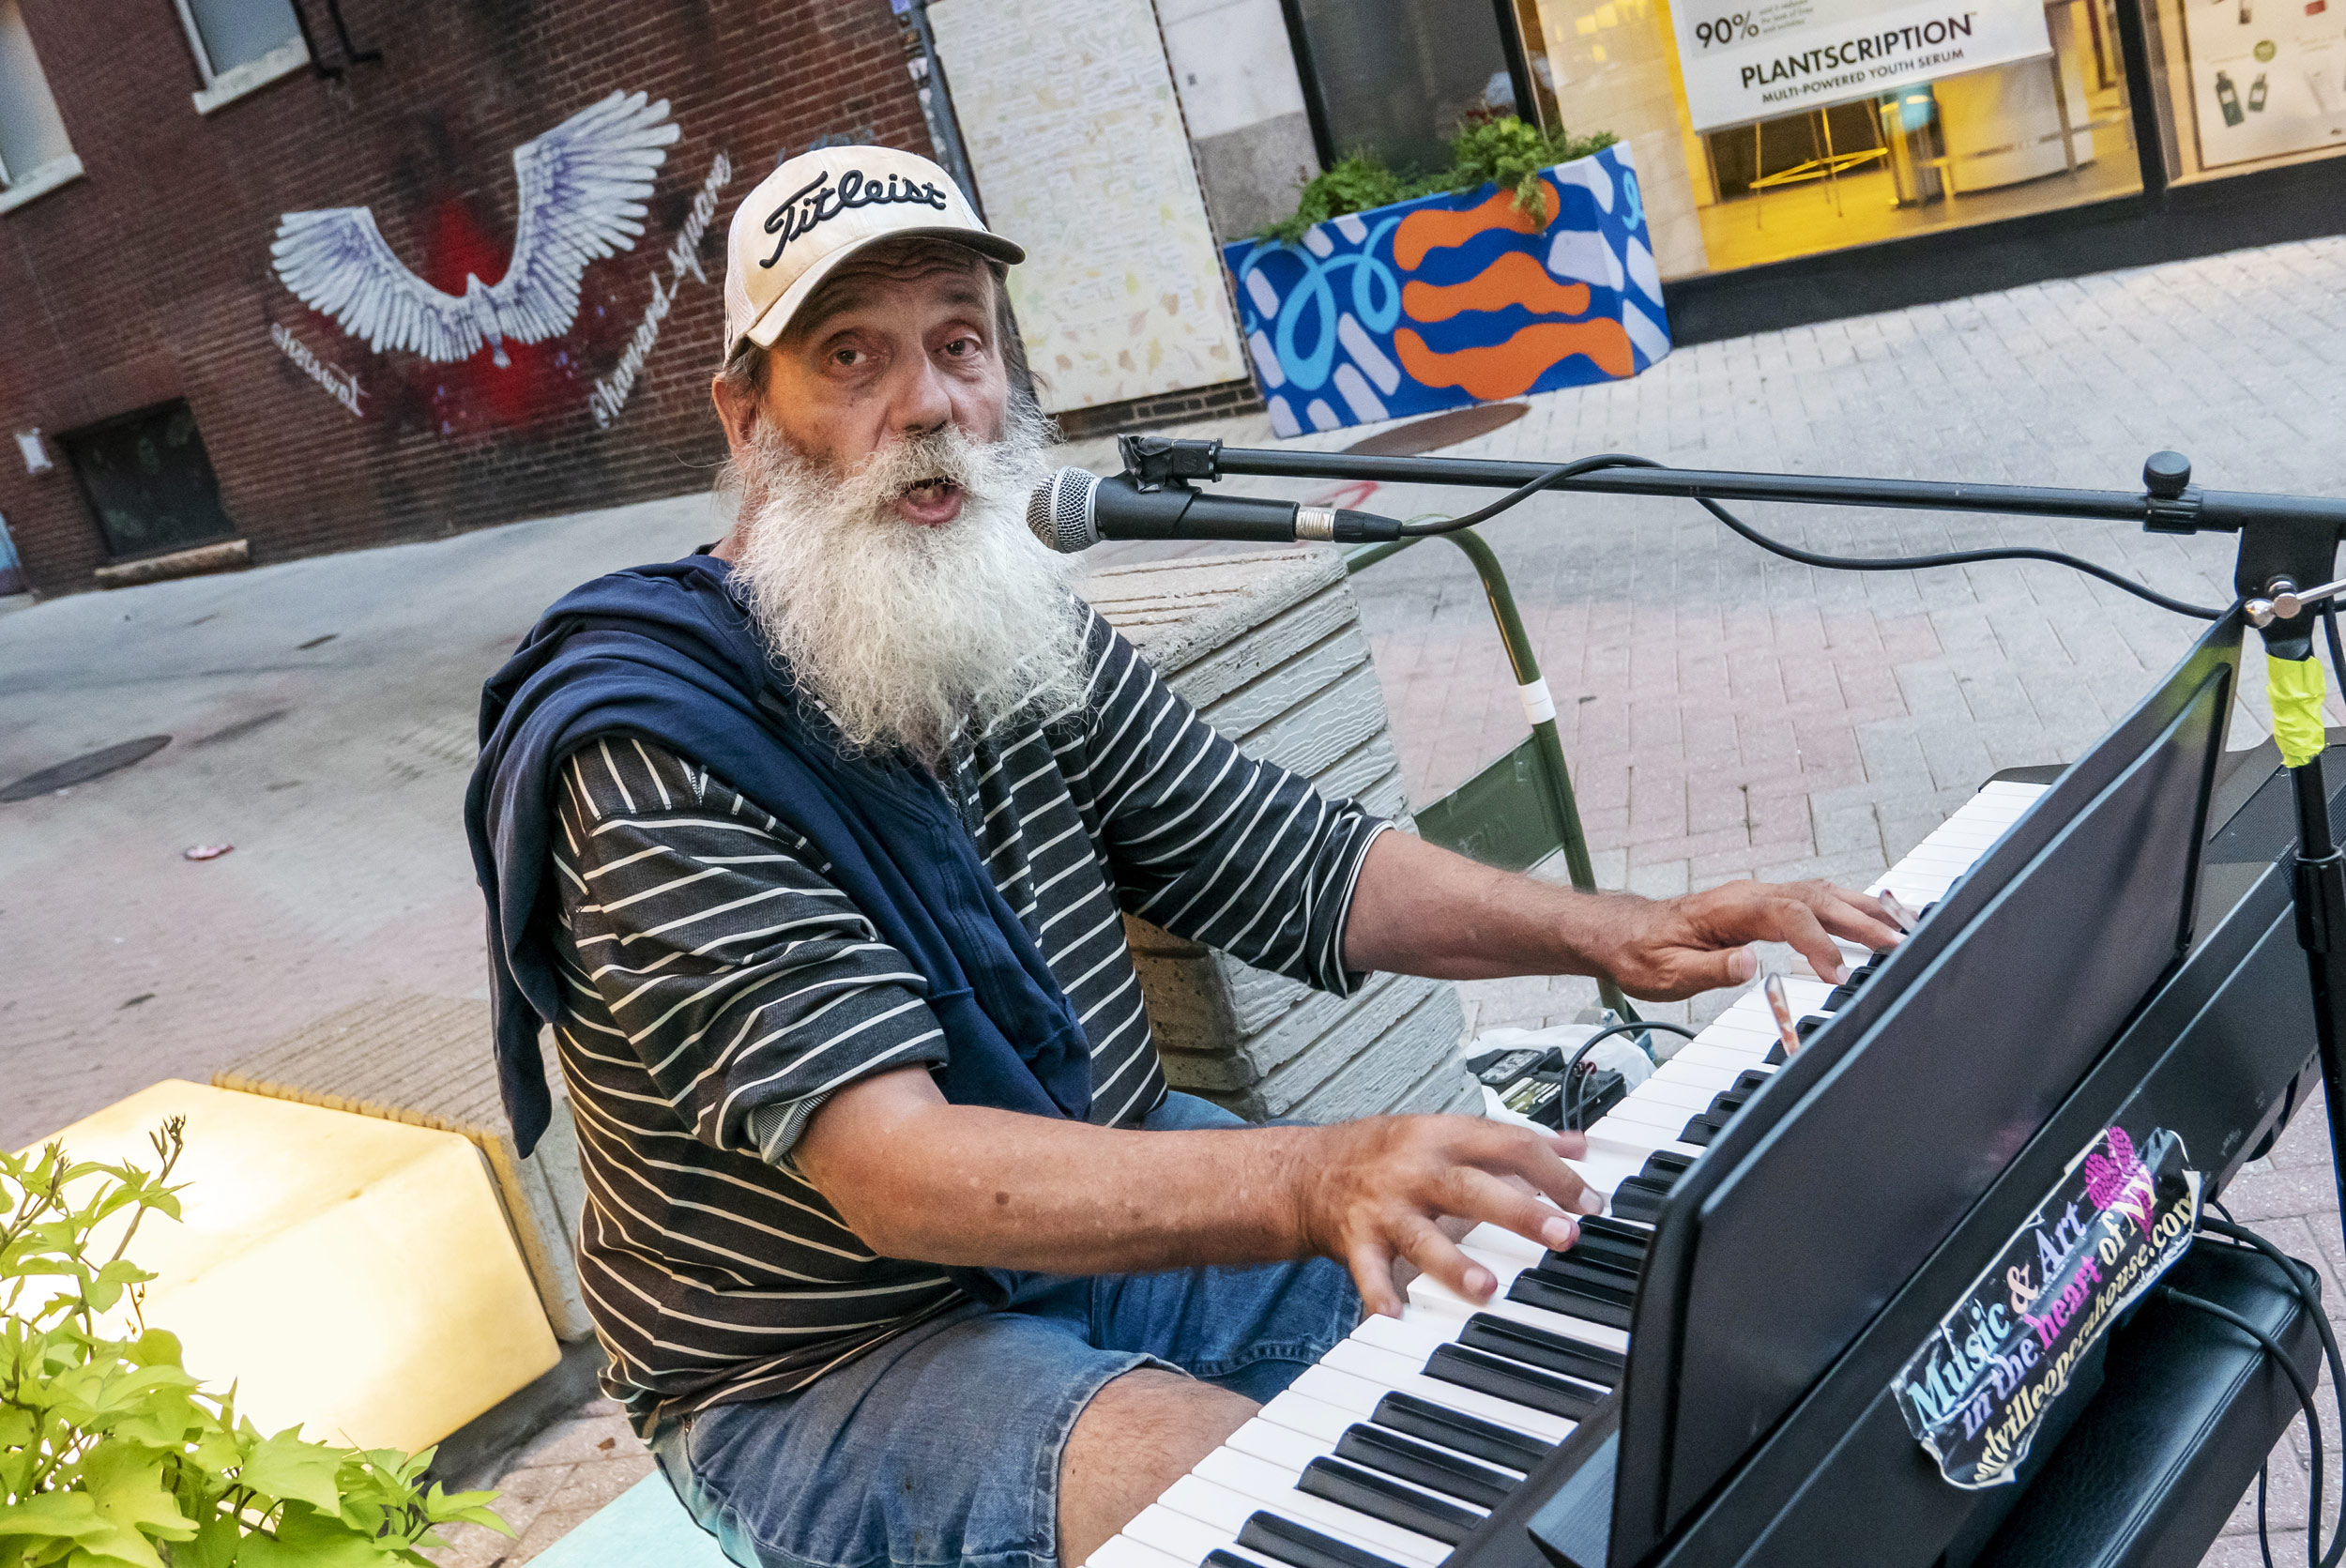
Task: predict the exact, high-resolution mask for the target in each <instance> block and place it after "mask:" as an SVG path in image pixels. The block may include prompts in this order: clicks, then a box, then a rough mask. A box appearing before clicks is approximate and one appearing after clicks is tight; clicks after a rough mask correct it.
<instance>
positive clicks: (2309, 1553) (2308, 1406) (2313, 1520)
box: [2158, 1270, 2335, 1568]
mask: <svg viewBox="0 0 2346 1568" xmlns="http://www.w3.org/2000/svg"><path fill="white" fill-rule="evenodd" d="M2284 1272H2286V1273H2288V1275H2289V1277H2290V1278H2291V1279H2292V1280H2294V1279H2295V1278H2296V1273H2295V1271H2293V1270H2285V1271H2284ZM2158 1293H2159V1294H2160V1295H2162V1296H2164V1297H2166V1298H2167V1299H2168V1300H2169V1301H2171V1302H2175V1303H2176V1304H2178V1305H2180V1306H2187V1307H2190V1308H2191V1309H2192V1310H2194V1311H2196V1312H2204V1313H2206V1314H2208V1315H2209V1316H2210V1317H2215V1318H2217V1319H2218V1320H2220V1321H2222V1322H2225V1323H2229V1324H2231V1325H2232V1327H2233V1328H2235V1329H2238V1330H2239V1331H2240V1332H2242V1333H2245V1334H2247V1336H2248V1337H2249V1338H2251V1339H2253V1340H2255V1341H2256V1342H2257V1343H2258V1344H2259V1345H2262V1346H2263V1347H2264V1351H2265V1354H2267V1355H2269V1356H2271V1357H2272V1358H2273V1359H2274V1360H2275V1361H2277V1362H2279V1363H2280V1368H2281V1370H2282V1371H2283V1372H2285V1373H2287V1374H2288V1375H2289V1383H2290V1386H2291V1387H2292V1388H2293V1389H2295V1390H2296V1391H2297V1403H2298V1404H2299V1405H2301V1406H2302V1407H2304V1408H2305V1412H2306V1446H2307V1447H2308V1449H2309V1450H2311V1452H2312V1455H2313V1481H2312V1484H2311V1486H2310V1491H2311V1494H2312V1497H2311V1501H2310V1503H2309V1505H2308V1515H2309V1517H2308V1522H2307V1528H2306V1561H2307V1562H2308V1564H2309V1565H2311V1568H2331V1564H2332V1561H2333V1559H2330V1558H2323V1557H2321V1555H2320V1553H2321V1535H2322V1530H2321V1519H2322V1417H2321V1414H2320V1412H2318V1411H2317V1410H2315V1409H2314V1408H2313V1390H2312V1389H2310V1388H2308V1386H2307V1384H2306V1375H2305V1374H2304V1373H2302V1372H2300V1371H2298V1370H2297V1363H2296V1362H2293V1361H2292V1360H2290V1359H2289V1352H2288V1351H2286V1350H2284V1349H2282V1348H2281V1345H2280V1341H2279V1340H2277V1339H2275V1338H2274V1337H2273V1336H2272V1335H2271V1334H2269V1333H2266V1332H2264V1331H2263V1330H2262V1329H2261V1328H2259V1327H2257V1326H2256V1325H2255V1324H2254V1323H2251V1322H2249V1321H2248V1320H2247V1318H2246V1317H2241V1316H2240V1314H2238V1313H2236V1312H2234V1311H2232V1308H2230V1307H2227V1306H2218V1305H2217V1304H2216V1303H2215V1302H2211V1301H2208V1300H2207V1299H2206V1298H2204V1297H2201V1296H2192V1295H2187V1294H2186V1293H2185V1292H2183V1291H2181V1290H2178V1289H2176V1288H2175V1287H2174V1286H2171V1285H2162V1286H2159V1287H2158ZM2333 1549H2335V1544H2334V1547H2333Z"/></svg>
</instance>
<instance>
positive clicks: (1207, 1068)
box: [1082, 547, 1482, 1121]
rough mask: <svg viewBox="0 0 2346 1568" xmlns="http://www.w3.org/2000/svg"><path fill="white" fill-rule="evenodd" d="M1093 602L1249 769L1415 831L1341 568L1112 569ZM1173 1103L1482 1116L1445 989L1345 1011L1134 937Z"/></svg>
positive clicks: (1190, 946) (1231, 563) (1282, 562)
mask: <svg viewBox="0 0 2346 1568" xmlns="http://www.w3.org/2000/svg"><path fill="white" fill-rule="evenodd" d="M1082 591H1083V595H1084V597H1085V598H1086V599H1088V600H1089V601H1090V602H1091V604H1092V606H1093V608H1095V609H1097V610H1098V611H1099V612H1100V615H1101V617H1103V618H1104V619H1105V620H1106V621H1107V622H1108V623H1109V624H1110V625H1112V626H1114V627H1115V628H1116V629H1117V630H1118V631H1119V632H1122V633H1123V634H1124V635H1125V637H1126V638H1127V639H1129V640H1130V641H1131V642H1132V644H1133V646H1134V647H1136V648H1138V649H1139V650H1140V652H1141V653H1142V655H1143V656H1144V657H1146V658H1147V659H1148V660H1149V662H1150V664H1151V665H1153V666H1154V667H1155V669H1156V671H1157V674H1158V675H1159V676H1160V677H1162V678H1163V679H1164V680H1165V683H1166V684H1167V685H1169V686H1170V687H1172V689H1173V690H1174V691H1175V692H1177V693H1180V694H1181V696H1182V697H1183V698H1185V699H1186V700H1187V701H1188V702H1189V703H1190V704H1191V705H1192V706H1193V707H1195V708H1196V709H1197V710H1198V711H1199V713H1200V714H1201V715H1202V716H1203V717H1204V718H1205V720H1206V722H1207V723H1211V725H1213V727H1214V728H1215V729H1217V730H1219V731H1221V732H1222V733H1223V734H1224V735H1226V736H1227V737H1228V738H1230V739H1231V740H1233V741H1235V742H1236V743H1237V744H1238V745H1239V746H1240V747H1241V748H1242V749H1243V750H1244V751H1245V752H1246V753H1247V754H1249V755H1250V756H1257V757H1260V758H1262V759H1264V760H1265V761H1268V762H1275V763H1277V764H1279V765H1280V766H1281V767H1283V768H1287V769H1292V770H1293V771H1295V772H1298V773H1301V774H1302V775H1303V776H1304V777H1306V778H1308V779H1310V780H1311V781H1312V782H1313V783H1314V784H1317V785H1318V787H1319V789H1320V790H1321V792H1322V793H1324V794H1327V795H1331V796H1350V797H1352V798H1353V799H1357V800H1359V801H1360V802H1361V803H1362V804H1363V805H1364V806H1366V807H1367V808H1368V809H1369V810H1371V811H1373V812H1376V813H1378V814H1381V815H1386V816H1392V817H1395V818H1397V819H1399V820H1400V821H1401V822H1403V823H1404V824H1405V825H1406V824H1407V823H1408V820H1409V803H1408V801H1407V799H1405V798H1404V796H1403V792H1402V784H1401V761H1400V758H1399V757H1398V756H1397V755H1396V754H1394V749H1393V737H1392V729H1391V724H1390V723H1389V721H1388V719H1387V717H1386V714H1385V702H1384V694H1383V692H1382V691H1381V690H1380V689H1379V686H1378V684H1377V671H1376V667H1375V666H1374V665H1373V664H1372V663H1371V662H1370V661H1369V654H1368V639H1367V636H1366V635H1365V634H1364V633H1363V632H1362V630H1361V621H1360V611H1359V608H1358V606H1357V605H1356V604H1355V603H1354V602H1353V599H1352V589H1351V586H1350V583H1349V580H1348V578H1347V577H1346V575H1345V571H1344V558H1343V556H1341V555H1339V554H1338V553H1337V552H1335V551H1333V550H1324V549H1316V548H1309V547H1305V548H1299V549H1290V550H1272V551H1264V552H1260V553H1257V554H1250V555H1242V556H1211V557H1208V558H1205V559H1198V560H1175V561H1161V562H1152V563H1150V564H1147V565H1141V566H1132V567H1120V568H1111V569H1109V570H1107V571H1098V572H1094V573H1092V574H1091V575H1090V576H1089V577H1087V578H1086V579H1085V580H1084V583H1083V589H1082ZM1125 930H1126V934H1127V935H1128V936H1130V938H1131V940H1132V945H1133V954H1134V958H1135V963H1136V965H1137V967H1138V968H1139V971H1140V987H1141V992H1142V994H1143V996H1144V997H1146V998H1147V1001H1148V1006H1149V1023H1150V1028H1151V1029H1152V1030H1153V1031H1154V1032H1155V1035H1156V1041H1157V1049H1158V1051H1159V1053H1160V1054H1161V1055H1162V1056H1163V1057H1164V1059H1165V1076H1166V1077H1167V1078H1168V1079H1170V1080H1171V1081H1172V1084H1173V1086H1174V1087H1175V1088H1181V1089H1186V1090H1188V1091H1189V1092H1191V1093H1194V1094H1199V1095H1203V1096H1205V1097H1206V1098H1208V1099H1210V1100H1212V1101H1215V1102H1217V1103H1218V1104H1223V1105H1226V1106H1227V1107H1228V1108H1229V1109H1231V1110H1233V1111H1236V1112H1237V1113H1238V1114H1239V1115H1241V1116H1243V1117H1246V1118H1247V1119H1250V1120H1257V1121H1259V1120H1264V1119H1269V1118H1272V1117H1293V1118H1296V1119H1301V1120H1305V1121H1341V1120H1344V1119H1348V1118H1352V1117H1362V1116H1375V1115H1378V1114H1380V1113H1384V1112H1393V1111H1458V1112H1466V1113H1469V1114H1480V1110H1481V1106H1482V1096H1481V1093H1480V1091H1479V1089H1478V1088H1477V1086H1476V1084H1475V1082H1474V1080H1473V1078H1472V1077H1470V1075H1469V1074H1468V1073H1466V1071H1465V1067H1464V1064H1463V1063H1462V1062H1461V1060H1460V1059H1459V1057H1458V1045H1459V1042H1460V1037H1461V1036H1462V1035H1463V1034H1464V1033H1465V1028H1466V1018H1465V1013H1464V1012H1463V1010H1462V1009H1461V1008H1460V1006H1459V1003H1458V993H1457V988H1456V987H1455V986H1454V985H1452V984H1450V983H1449V982H1447V981H1435V980H1423V979H1419V978H1417V977H1415V976H1409V975H1379V976H1377V977H1375V978H1374V979H1372V980H1371V981H1370V982H1368V983H1367V984H1366V985H1364V986H1363V987H1362V989H1361V991H1360V992H1359V994H1357V995H1355V996H1353V997H1347V998H1344V999H1338V998H1336V997H1331V996H1327V995H1325V994H1324V993H1321V992H1318V991H1314V990H1312V989H1310V988H1309V987H1308V986H1304V985H1301V984H1298V983H1297V982H1294V981H1291V980H1288V979H1287V978H1285V977H1284V976H1281V975H1274V974H1271V973H1268V972H1266V971H1264V970H1261V969H1256V968H1251V967H1248V966H1246V965H1244V964H1242V963H1240V962H1239V961H1238V960H1237V959H1235V958H1232V957H1230V956H1229V955H1228V954H1226V953H1222V952H1216V951H1211V950H1209V949H1206V948H1203V947H1200V946H1198V945H1197V944H1196V943H1194V942H1186V941H1183V940H1181V938H1179V937H1177V936H1171V935H1170V934H1168V933H1166V932H1165V931H1162V930H1160V929H1159V928H1157V927H1156V926H1153V925H1150V923H1148V922H1147V921H1136V920H1131V919H1129V918H1128V919H1127V920H1126V921H1125Z"/></svg>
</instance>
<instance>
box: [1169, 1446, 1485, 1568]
mask: <svg viewBox="0 0 2346 1568" xmlns="http://www.w3.org/2000/svg"><path fill="white" fill-rule="evenodd" d="M1187 1480H1188V1481H1190V1482H1196V1483H1201V1484H1209V1485H1217V1486H1221V1487H1225V1488H1226V1489H1228V1490H1229V1491H1230V1492H1232V1493H1234V1494H1236V1495H1237V1496H1240V1497H1243V1498H1251V1499H1254V1501H1255V1506H1256V1507H1257V1508H1268V1509H1270V1510H1271V1511H1272V1513H1273V1514H1279V1515H1285V1516H1286V1517H1287V1518H1290V1519H1293V1520H1295V1521H1296V1522H1298V1523H1299V1524H1306V1525H1310V1526H1312V1527H1313V1528H1314V1529H1316V1530H1326V1531H1327V1532H1328V1533H1329V1534H1331V1535H1343V1536H1348V1537H1349V1538H1350V1539H1352V1540H1354V1541H1357V1542H1359V1543H1360V1544H1361V1545H1363V1546H1366V1547H1367V1548H1368V1549H1369V1550H1370V1551H1373V1552H1381V1553H1382V1554H1384V1555H1385V1556H1386V1557H1390V1558H1394V1559H1396V1560H1400V1561H1403V1562H1419V1563H1424V1565H1425V1568H1433V1565H1434V1564H1435V1563H1438V1562H1440V1560H1442V1559H1443V1558H1445V1557H1448V1556H1449V1555H1450V1547H1449V1546H1448V1545H1446V1544H1444V1543H1442V1542H1440V1541H1437V1540H1435V1539H1434V1538H1433V1537H1432V1536H1430V1535H1420V1534H1419V1533H1418V1532H1417V1531H1415V1530H1403V1529H1402V1528H1401V1527H1400V1526H1399V1525H1389V1524H1387V1523H1385V1521H1384V1520H1382V1519H1373V1518H1370V1517H1369V1516H1368V1515H1365V1514H1363V1513H1362V1512H1360V1510H1358V1509H1355V1508H1347V1507H1345V1506H1344V1504H1342V1503H1340V1502H1330V1501H1329V1500H1328V1499H1325V1498H1316V1497H1314V1496H1312V1495H1311V1494H1310V1493H1309V1492H1305V1491H1302V1490H1300V1489H1299V1488H1298V1487H1297V1485H1296V1483H1297V1482H1298V1481H1300V1480H1302V1477H1301V1476H1300V1475H1298V1474H1296V1473H1295V1472H1294V1471H1292V1470H1281V1469H1276V1468H1274V1467H1272V1466H1271V1465H1267V1464H1248V1463H1246V1462H1245V1460H1244V1459H1243V1458H1242V1456H1241V1455H1239V1454H1233V1453H1231V1452H1230V1451H1229V1450H1228V1449H1218V1450H1216V1451H1215V1452H1214V1453H1211V1454H1207V1455H1206V1456H1205V1457H1204V1458H1203V1459H1201V1460H1199V1461H1198V1462H1197V1468H1196V1469H1194V1470H1192V1471H1191V1472H1190V1473H1189V1475H1188V1477H1187ZM1174 1489H1175V1490H1176V1491H1178V1490H1180V1485H1179V1484H1176V1486H1175V1488H1174ZM1165 1501H1166V1502H1168V1503H1171V1504H1172V1506H1173V1507H1175V1508H1180V1507H1181V1503H1179V1502H1177V1501H1175V1500H1174V1498H1173V1493H1172V1492H1167V1493H1165ZM1240 1523H1241V1524H1243V1523H1244V1520H1243V1518H1242V1519H1241V1521H1240ZM1232 1533H1233V1534H1236V1533H1237V1532H1236V1530H1233V1531H1232Z"/></svg>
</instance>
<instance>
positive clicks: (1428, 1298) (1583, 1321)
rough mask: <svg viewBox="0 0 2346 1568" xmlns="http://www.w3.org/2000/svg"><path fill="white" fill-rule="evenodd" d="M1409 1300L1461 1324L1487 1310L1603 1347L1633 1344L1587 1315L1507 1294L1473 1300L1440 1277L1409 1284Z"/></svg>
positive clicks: (1623, 1333) (1624, 1336) (1622, 1346)
mask: <svg viewBox="0 0 2346 1568" xmlns="http://www.w3.org/2000/svg"><path fill="white" fill-rule="evenodd" d="M1409 1304H1410V1305H1412V1306H1415V1307H1418V1308H1421V1309H1422V1310H1424V1311H1426V1312H1432V1313H1439V1314H1440V1315H1442V1316H1444V1317H1455V1318H1456V1319H1457V1321H1458V1323H1459V1325H1460V1326H1461V1327H1464V1326H1465V1323H1466V1320H1467V1318H1469V1317H1472V1316H1473V1315H1474V1314H1475V1313H1478V1312H1486V1313H1488V1314H1490V1315H1491V1316H1492V1317H1504V1318H1507V1319H1509V1320H1511V1321H1513V1322H1517V1323H1522V1324H1526V1325H1528V1326H1529V1327H1531V1328H1534V1329H1546V1330H1547V1331H1548V1332H1550V1333H1559V1334H1562V1335H1564V1336H1565V1337H1566V1338H1568V1339H1577V1340H1580V1341H1582V1342H1583V1343H1585V1344H1589V1345H1593V1346H1596V1347H1599V1348H1600V1349H1606V1350H1626V1349H1628V1348H1629V1335H1628V1333H1627V1332H1624V1331H1622V1330H1621V1329H1616V1328H1613V1327H1612V1326H1611V1325H1609V1324H1606V1323H1592V1322H1590V1321H1589V1320H1588V1319H1587V1318H1585V1317H1572V1316H1571V1315H1570V1314H1568V1313H1561V1312H1550V1311H1548V1310H1547V1309H1546V1307H1535V1306H1530V1305H1527V1304H1525V1303H1524V1302H1511V1301H1509V1300H1507V1298H1506V1296H1505V1295H1504V1294H1501V1295H1498V1296H1494V1297H1492V1298H1491V1299H1490V1300H1489V1301H1487V1302H1470V1301H1468V1300H1467V1299H1466V1298H1465V1297H1463V1296H1461V1295H1459V1294H1458V1293H1457V1292H1456V1291H1455V1290H1452V1289H1450V1288H1449V1287H1448V1286H1444V1285H1443V1284H1442V1283H1441V1282H1440V1281H1439V1280H1430V1279H1427V1280H1418V1281H1415V1282H1413V1283H1412V1284H1411V1285H1410V1286H1409Z"/></svg>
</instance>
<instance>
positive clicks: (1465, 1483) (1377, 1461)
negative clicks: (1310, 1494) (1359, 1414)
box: [1336, 1423, 1518, 1508]
mask: <svg viewBox="0 0 2346 1568" xmlns="http://www.w3.org/2000/svg"><path fill="white" fill-rule="evenodd" d="M1336 1457H1337V1458H1339V1459H1349V1460H1351V1461H1352V1462H1353V1463H1354V1464H1356V1465H1359V1466H1361V1467H1362V1468H1363V1469H1372V1470H1382V1471H1383V1472H1384V1473H1385V1474H1387V1475H1390V1476H1397V1477H1398V1478H1400V1479H1401V1480H1403V1481H1408V1482H1411V1483H1414V1484H1417V1485H1420V1486H1423V1487H1424V1488H1425V1489H1426V1490H1427V1491H1429V1492H1440V1494H1441V1495H1442V1496H1444V1497H1446V1498H1456V1499H1458V1500H1459V1501H1461V1502H1470V1503H1473V1504H1474V1505H1475V1506H1477V1507H1479V1508H1497V1507H1498V1506H1499V1502H1500V1499H1501V1498H1504V1497H1505V1496H1506V1495H1507V1494H1508V1492H1509V1491H1510V1490H1512V1489H1513V1488H1514V1486H1515V1484H1516V1480H1517V1479H1518V1478H1517V1477H1516V1476H1512V1475H1509V1474H1508V1473H1507V1472H1506V1471H1505V1470H1495V1469H1491V1468H1490V1467H1489V1466H1488V1465H1478V1464H1476V1463H1475V1462H1474V1461H1473V1460H1471V1459H1461V1458H1459V1457H1458V1456H1457V1455H1456V1454H1444V1453H1443V1452H1442V1451H1441V1450H1440V1449H1438V1448H1430V1447H1428V1446H1427V1445H1425V1444H1424V1443H1422V1442H1419V1441H1417V1440H1416V1439H1413V1438H1405V1437H1402V1436H1401V1435H1400V1434H1399V1433H1397V1432H1387V1431H1384V1430H1382V1429H1381V1428H1379V1427H1375V1426H1370V1425H1367V1424H1365V1423H1358V1424H1355V1425H1353V1426H1351V1427H1349V1428H1348V1429H1347V1430H1346V1432H1345V1434H1344V1436H1343V1437H1342V1438H1340V1439H1337V1440H1336Z"/></svg>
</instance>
